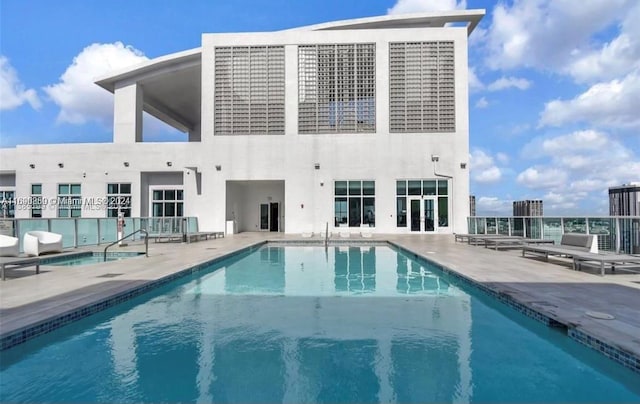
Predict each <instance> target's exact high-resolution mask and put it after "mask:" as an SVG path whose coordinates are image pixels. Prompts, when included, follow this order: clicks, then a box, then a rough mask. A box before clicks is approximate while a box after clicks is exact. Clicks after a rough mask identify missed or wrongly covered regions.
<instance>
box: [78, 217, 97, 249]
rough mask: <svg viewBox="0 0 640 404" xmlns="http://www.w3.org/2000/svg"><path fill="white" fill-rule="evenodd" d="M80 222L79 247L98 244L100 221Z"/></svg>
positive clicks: (87, 220)
mask: <svg viewBox="0 0 640 404" xmlns="http://www.w3.org/2000/svg"><path fill="white" fill-rule="evenodd" d="M77 220H78V245H79V246H83V245H96V244H98V219H90V218H82V219H77Z"/></svg>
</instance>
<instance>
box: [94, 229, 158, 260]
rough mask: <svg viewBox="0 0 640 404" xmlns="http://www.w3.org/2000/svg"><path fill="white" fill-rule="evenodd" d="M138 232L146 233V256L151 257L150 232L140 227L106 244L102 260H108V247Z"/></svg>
mask: <svg viewBox="0 0 640 404" xmlns="http://www.w3.org/2000/svg"><path fill="white" fill-rule="evenodd" d="M136 233H143V234H144V256H145V257H149V232H148V231H146V230H145V229H138V230H136V231H134V232H133V233H129V234H127V235H126V236H124V237H122V238H121V239H120V240H116V241H114V242H113V243H111V244H109V245H108V246H106V247H105V248H104V253H103V257H102V261H103V262H106V261H107V249H109V247H111V246H113V245H116V244H118V243H119V242H121V241H122V240H124V239H126V238H129V237H131V236H133V235H134V234H136Z"/></svg>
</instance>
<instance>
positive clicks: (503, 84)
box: [487, 77, 531, 91]
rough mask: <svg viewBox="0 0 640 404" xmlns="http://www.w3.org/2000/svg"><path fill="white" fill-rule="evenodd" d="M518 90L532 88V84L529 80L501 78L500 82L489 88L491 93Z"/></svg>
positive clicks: (495, 82)
mask: <svg viewBox="0 0 640 404" xmlns="http://www.w3.org/2000/svg"><path fill="white" fill-rule="evenodd" d="M512 87H513V88H517V89H518V90H526V89H528V88H529V87H531V82H530V81H529V80H527V79H522V78H517V77H500V78H499V79H498V80H496V81H494V82H493V83H491V84H489V85H488V86H487V90H489V91H500V90H506V89H508V88H512Z"/></svg>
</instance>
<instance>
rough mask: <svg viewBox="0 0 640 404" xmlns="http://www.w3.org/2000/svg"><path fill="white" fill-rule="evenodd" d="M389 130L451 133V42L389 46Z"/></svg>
mask: <svg viewBox="0 0 640 404" xmlns="http://www.w3.org/2000/svg"><path fill="white" fill-rule="evenodd" d="M389 113H390V114H389V130H390V131H391V132H455V130H456V125H455V123H456V119H455V118H456V117H455V63H454V44H453V42H452V41H440V42H394V43H390V44H389Z"/></svg>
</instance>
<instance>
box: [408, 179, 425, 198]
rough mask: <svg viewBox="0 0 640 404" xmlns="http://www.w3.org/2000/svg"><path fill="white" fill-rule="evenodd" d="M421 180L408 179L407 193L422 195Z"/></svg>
mask: <svg viewBox="0 0 640 404" xmlns="http://www.w3.org/2000/svg"><path fill="white" fill-rule="evenodd" d="M421 182H422V181H409V192H408V193H409V195H422V189H421Z"/></svg>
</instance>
